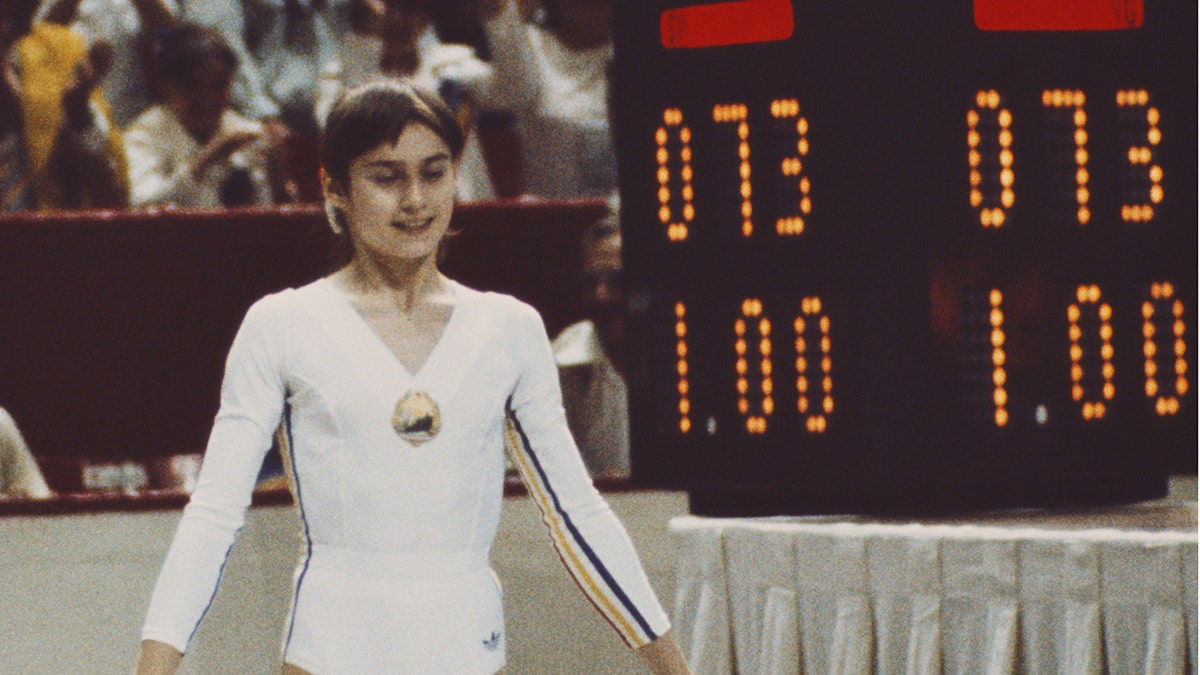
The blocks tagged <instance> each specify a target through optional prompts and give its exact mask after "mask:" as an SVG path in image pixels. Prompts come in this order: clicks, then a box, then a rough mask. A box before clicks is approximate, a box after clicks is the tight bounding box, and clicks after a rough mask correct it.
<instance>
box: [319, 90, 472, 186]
mask: <svg viewBox="0 0 1200 675" xmlns="http://www.w3.org/2000/svg"><path fill="white" fill-rule="evenodd" d="M413 122H416V123H418V124H424V125H425V126H427V127H429V129H430V130H431V131H433V133H435V134H437V135H438V137H439V138H441V139H442V140H443V141H445V143H446V145H447V146H448V147H449V148H450V155H451V156H452V157H453V158H454V159H455V160H458V159H459V158H460V157H462V152H463V146H464V145H465V144H466V139H465V138H464V136H463V130H462V127H461V126H459V123H458V120H457V119H455V117H454V113H452V112H450V109H449V108H448V107H447V106H446V104H445V102H444V101H442V98H441V97H440V96H438V95H437V94H436V93H434V92H433V91H430V90H429V89H426V88H424V87H421V86H419V85H414V84H411V83H409V82H405V81H402V80H397V79H393V78H385V79H380V80H376V81H374V82H370V83H368V84H364V85H362V86H361V87H357V88H355V89H351V90H349V91H347V92H346V93H344V94H343V95H342V96H341V97H340V98H339V99H338V100H337V102H336V103H334V105H333V108H332V109H331V110H330V111H329V114H328V115H327V116H326V117H325V124H324V128H323V130H322V133H321V167H322V168H323V169H324V170H325V174H326V175H327V176H329V178H331V179H332V180H334V181H336V182H337V183H338V184H340V185H342V186H348V184H349V181H350V164H351V163H352V162H354V160H355V159H357V158H359V157H361V156H363V155H365V154H366V153H368V152H370V151H371V150H373V149H375V148H377V147H379V146H380V145H382V144H384V143H395V142H396V141H397V140H398V139H399V138H400V134H402V133H404V129H405V128H407V127H408V125H409V124H410V123H413Z"/></svg>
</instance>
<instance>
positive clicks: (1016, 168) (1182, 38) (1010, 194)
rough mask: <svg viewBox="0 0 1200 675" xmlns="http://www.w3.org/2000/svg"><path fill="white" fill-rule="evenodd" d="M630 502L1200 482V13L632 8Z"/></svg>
mask: <svg viewBox="0 0 1200 675" xmlns="http://www.w3.org/2000/svg"><path fill="white" fill-rule="evenodd" d="M615 12H616V16H615V31H616V32H615V47H616V61H615V69H614V73H613V88H612V91H613V98H612V109H613V116H614V117H613V123H614V127H615V130H616V134H615V137H616V138H617V143H618V148H617V153H618V167H619V175H620V187H621V197H622V202H621V220H622V228H623V234H624V243H625V247H624V263H625V278H626V284H627V293H628V302H629V307H628V314H627V323H626V325H627V333H628V335H627V339H628V345H627V347H628V353H629V357H628V360H629V371H630V372H629V373H628V379H629V384H630V392H631V393H630V418H631V434H632V454H633V456H632V465H633V478H634V481H635V482H638V483H641V484H645V485H654V486H661V487H669V488H679V489H685V490H687V491H688V492H689V493H690V495H691V500H692V509H693V511H695V512H697V513H701V514H709V515H753V514H773V513H781V514H783V513H827V512H879V511H886V512H896V511H944V510H955V509H978V508H1000V507H1037V506H1060V505H1090V504H1108V503H1119V502H1126V501H1132V500H1138V499H1144V498H1149V497H1154V496H1159V495H1161V494H1163V493H1165V489H1166V478H1167V476H1168V475H1169V474H1170V473H1175V472H1181V471H1192V472H1194V471H1195V470H1196V469H1195V467H1196V453H1197V436H1196V430H1197V417H1196V373H1195V371H1196V353H1197V352H1196V349H1197V343H1196V328H1197V326H1196V302H1197V295H1196V281H1197V270H1196V255H1197V200H1196V186H1197V171H1196V167H1197V159H1196V158H1197V133H1196V131H1197V106H1196V101H1197V89H1196V81H1197V77H1196V53H1197V51H1196V14H1197V8H1196V6H1195V3H1181V2H1166V1H1164V0H1064V1H1063V2H1059V3H1043V2H1037V1H1034V0H974V1H972V0H941V1H934V0H912V1H910V2H904V3H878V2H870V1H868V0H839V1H837V2H827V1H818V0H737V1H734V2H717V3H697V2H694V1H691V2H688V1H684V2H680V1H678V0H643V1H639V2H627V3H617V6H616V10H615Z"/></svg>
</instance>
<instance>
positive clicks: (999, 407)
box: [988, 288, 1008, 427]
mask: <svg viewBox="0 0 1200 675" xmlns="http://www.w3.org/2000/svg"><path fill="white" fill-rule="evenodd" d="M1003 302H1004V295H1003V294H1002V293H1000V289H998V288H993V289H992V290H991V292H990V293H988V305H989V308H990V309H989V311H988V324H990V325H991V327H992V331H991V336H990V339H991V343H992V405H993V411H994V415H993V419H994V420H995V422H996V426H998V427H1002V426H1005V425H1006V424H1008V372H1007V371H1006V370H1005V369H1004V364H1005V363H1006V362H1007V361H1008V355H1007V354H1005V352H1004V343H1005V342H1006V341H1007V336H1006V335H1005V334H1004V310H1003V308H1001V304H1002V303H1003Z"/></svg>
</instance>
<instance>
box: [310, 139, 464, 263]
mask: <svg viewBox="0 0 1200 675" xmlns="http://www.w3.org/2000/svg"><path fill="white" fill-rule="evenodd" d="M341 187H342V186H334V185H333V184H332V183H329V182H327V183H326V188H325V193H326V195H325V196H326V199H327V200H329V201H330V203H331V204H333V206H334V207H336V208H338V209H340V210H341V212H342V214H343V216H344V217H345V221H346V225H347V229H348V230H349V234H350V240H351V241H352V242H353V244H354V255H355V256H362V255H370V256H371V257H382V258H392V259H399V260H404V261H419V260H422V259H430V258H433V257H434V256H436V254H437V250H438V245H439V244H440V243H441V241H442V237H444V236H445V235H446V231H447V230H449V229H450V216H451V215H452V214H453V212H454V197H455V194H456V193H457V191H458V168H457V166H456V165H455V163H454V158H453V157H452V156H451V154H450V147H449V146H448V145H446V142H445V141H443V140H442V138H441V137H440V136H438V135H437V134H436V133H435V132H434V131H433V130H432V129H430V128H429V127H428V126H426V125H424V124H421V123H419V122H418V123H412V124H409V125H408V126H406V127H405V128H404V131H403V132H401V134H400V137H399V138H398V139H396V142H395V143H394V144H389V143H383V144H381V145H379V146H377V147H375V148H374V149H373V150H371V151H369V152H367V153H365V154H363V155H360V156H359V157H357V158H356V159H355V160H354V161H352V162H351V163H350V171H349V185H346V186H344V188H345V189H344V190H343V189H341Z"/></svg>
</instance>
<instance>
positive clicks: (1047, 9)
mask: <svg viewBox="0 0 1200 675" xmlns="http://www.w3.org/2000/svg"><path fill="white" fill-rule="evenodd" d="M1142 1H1143V0H975V25H976V26H978V27H979V29H980V30H989V31H1037V30H1059V31H1075V30H1128V29H1131V28H1139V27H1141V25H1142V19H1143V16H1144V10H1143V7H1142ZM1179 1H1181V2H1182V1H1184V0H1179Z"/></svg>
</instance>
